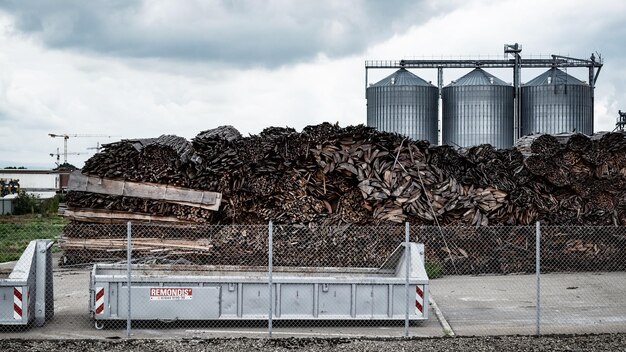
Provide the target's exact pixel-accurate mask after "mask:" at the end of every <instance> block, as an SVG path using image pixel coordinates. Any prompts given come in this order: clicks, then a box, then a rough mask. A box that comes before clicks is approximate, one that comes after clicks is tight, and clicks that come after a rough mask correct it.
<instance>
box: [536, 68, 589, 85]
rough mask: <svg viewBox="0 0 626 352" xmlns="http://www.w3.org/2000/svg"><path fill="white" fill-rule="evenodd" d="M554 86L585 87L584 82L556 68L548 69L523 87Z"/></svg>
mask: <svg viewBox="0 0 626 352" xmlns="http://www.w3.org/2000/svg"><path fill="white" fill-rule="evenodd" d="M555 84H567V85H575V86H579V85H585V86H586V85H587V84H586V83H585V82H583V81H581V80H579V79H578V78H576V77H574V76H571V75H568V74H567V73H566V72H563V71H561V70H559V69H558V68H556V67H553V68H551V69H549V70H548V71H546V72H544V73H542V74H540V75H539V76H537V77H535V78H533V79H532V80H530V81H529V82H528V83H526V84H524V86H549V85H555Z"/></svg>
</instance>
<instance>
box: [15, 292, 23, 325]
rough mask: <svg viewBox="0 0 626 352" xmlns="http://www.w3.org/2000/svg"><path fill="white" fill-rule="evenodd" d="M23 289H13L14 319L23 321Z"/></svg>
mask: <svg viewBox="0 0 626 352" xmlns="http://www.w3.org/2000/svg"><path fill="white" fill-rule="evenodd" d="M22 298H23V297H22V288H21V287H13V319H17V320H19V319H22V313H23V311H22V308H23V304H22V302H23V300H22Z"/></svg>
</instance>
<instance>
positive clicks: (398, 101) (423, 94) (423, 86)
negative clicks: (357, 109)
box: [366, 68, 439, 144]
mask: <svg viewBox="0 0 626 352" xmlns="http://www.w3.org/2000/svg"><path fill="white" fill-rule="evenodd" d="M366 95H367V125H368V126H372V127H376V128H377V129H378V130H380V131H387V132H396V133H400V134H403V135H406V136H408V137H410V138H412V139H413V140H427V141H429V142H430V143H431V144H437V134H438V133H437V132H438V131H437V110H438V102H439V91H438V88H437V87H435V86H434V85H432V84H430V83H428V82H426V81H425V80H423V79H421V78H419V77H418V76H416V75H414V74H412V73H411V72H409V71H407V70H406V69H404V68H401V69H399V70H398V71H396V72H394V73H393V74H392V75H390V76H388V77H386V78H384V79H383V80H381V81H380V82H378V83H376V84H373V85H372V86H370V87H369V88H367V93H366Z"/></svg>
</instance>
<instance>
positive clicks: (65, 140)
mask: <svg viewBox="0 0 626 352" xmlns="http://www.w3.org/2000/svg"><path fill="white" fill-rule="evenodd" d="M48 136H50V137H52V138H63V163H67V155H68V153H67V140H68V139H70V137H71V138H74V137H105V138H113V137H120V136H112V135H105V134H68V133H63V134H59V133H48ZM72 155H75V154H72Z"/></svg>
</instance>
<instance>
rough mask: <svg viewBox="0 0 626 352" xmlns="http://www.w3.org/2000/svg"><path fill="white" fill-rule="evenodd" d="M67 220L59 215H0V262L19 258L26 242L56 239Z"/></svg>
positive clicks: (26, 244)
mask: <svg viewBox="0 0 626 352" xmlns="http://www.w3.org/2000/svg"><path fill="white" fill-rule="evenodd" d="M66 224H67V220H65V219H64V218H62V217H60V216H56V215H54V216H37V215H35V216H32V215H13V216H0V263H2V262H9V261H13V260H17V259H19V257H20V256H21V255H22V252H23V251H24V249H26V247H27V246H28V243H29V242H30V241H32V240H36V239H57V238H58V237H59V235H60V234H61V232H62V231H63V227H64V226H65V225H66Z"/></svg>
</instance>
